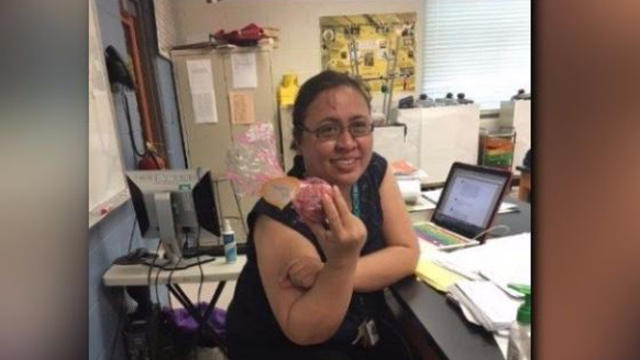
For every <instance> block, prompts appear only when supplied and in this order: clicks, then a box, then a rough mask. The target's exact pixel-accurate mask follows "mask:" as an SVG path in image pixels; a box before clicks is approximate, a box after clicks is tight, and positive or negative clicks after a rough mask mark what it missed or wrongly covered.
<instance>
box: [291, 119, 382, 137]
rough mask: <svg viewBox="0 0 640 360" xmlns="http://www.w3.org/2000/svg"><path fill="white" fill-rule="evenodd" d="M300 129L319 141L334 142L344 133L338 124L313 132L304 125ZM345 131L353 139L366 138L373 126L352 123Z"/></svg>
mask: <svg viewBox="0 0 640 360" xmlns="http://www.w3.org/2000/svg"><path fill="white" fill-rule="evenodd" d="M301 128H302V130H304V131H306V132H310V133H312V134H314V135H315V136H316V138H318V139H319V140H336V139H338V137H340V134H342V132H343V131H344V126H343V125H342V124H341V123H338V122H331V123H326V124H323V125H320V126H318V127H317V128H316V129H315V130H311V129H309V128H307V127H306V126H304V125H302V126H301ZM347 130H348V131H349V134H351V136H353V137H354V138H357V137H362V136H367V135H369V134H371V133H372V132H373V124H372V123H371V122H369V121H354V122H352V123H351V124H349V126H347Z"/></svg>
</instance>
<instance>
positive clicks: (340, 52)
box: [320, 12, 416, 93]
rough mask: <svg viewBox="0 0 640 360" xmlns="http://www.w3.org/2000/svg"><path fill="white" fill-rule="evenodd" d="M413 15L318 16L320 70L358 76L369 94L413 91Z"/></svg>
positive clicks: (414, 44)
mask: <svg viewBox="0 0 640 360" xmlns="http://www.w3.org/2000/svg"><path fill="white" fill-rule="evenodd" d="M415 25H416V13H415V12H411V13H396V14H364V15H348V16H347V15H343V16H323V17H320V43H321V49H322V68H323V69H329V70H335V71H338V72H343V73H349V74H351V75H357V76H359V77H360V78H361V79H362V80H363V81H364V83H365V84H366V85H367V86H368V87H369V88H370V90H371V92H372V93H375V92H379V91H381V90H382V89H383V87H388V86H391V84H393V85H392V86H393V88H394V91H414V90H415V63H416V61H415V52H416V39H415Z"/></svg>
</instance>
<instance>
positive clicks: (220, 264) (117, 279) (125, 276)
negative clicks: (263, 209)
mask: <svg viewBox="0 0 640 360" xmlns="http://www.w3.org/2000/svg"><path fill="white" fill-rule="evenodd" d="M246 262H247V257H246V255H238V258H237V260H236V262H234V263H232V264H227V263H226V262H225V259H224V257H216V259H215V260H214V261H211V262H208V263H205V264H202V273H203V275H202V276H203V281H204V282H218V286H217V287H216V290H215V292H214V293H213V296H212V298H211V301H210V302H209V305H208V306H207V309H206V310H205V312H204V315H203V314H200V312H199V311H197V310H196V308H195V306H194V305H193V303H192V302H191V300H190V299H189V297H187V295H186V294H185V293H184V291H183V290H182V289H181V288H180V286H179V285H178V284H179V283H183V284H184V283H196V284H197V283H200V280H201V278H200V276H201V274H200V269H199V267H198V266H192V267H190V268H187V269H183V270H176V271H173V273H171V271H169V270H161V269H159V268H153V269H152V270H151V276H149V267H148V266H146V265H142V264H136V265H111V267H109V269H108V270H107V271H106V272H105V273H104V275H102V281H103V282H104V284H105V286H148V285H149V279H151V280H152V281H153V283H154V284H155V282H156V276H157V277H158V284H163V285H166V286H167V289H169V291H170V292H171V294H173V295H174V296H175V297H176V299H178V301H179V302H180V303H181V304H182V306H184V308H185V309H187V311H189V313H190V314H191V316H193V318H194V319H196V320H197V321H198V323H199V324H200V326H204V328H205V329H207V330H208V331H209V333H210V334H211V336H212V337H213V339H214V340H215V342H216V343H217V344H218V345H220V347H221V349H222V351H223V352H225V353H226V346H225V345H224V341H222V339H220V338H219V337H218V336H217V334H216V333H215V332H214V331H213V329H212V328H211V327H210V326H209V323H208V322H206V321H205V319H208V318H209V315H210V314H211V311H213V308H214V307H215V305H216V302H217V301H218V298H219V297H220V294H222V290H223V289H224V286H225V284H226V282H227V280H234V279H236V278H237V277H238V275H240V271H242V268H243V267H244V264H245V263H246ZM169 275H171V282H169Z"/></svg>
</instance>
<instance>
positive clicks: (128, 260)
mask: <svg viewBox="0 0 640 360" xmlns="http://www.w3.org/2000/svg"><path fill="white" fill-rule="evenodd" d="M148 256H149V250H147V249H146V248H143V247H141V248H137V249H135V250H133V251H132V252H130V253H128V254H127V255H124V256H120V257H119V258H117V259H115V260H114V261H113V263H114V264H117V265H133V264H140V263H142V262H143V260H144V259H145V257H148Z"/></svg>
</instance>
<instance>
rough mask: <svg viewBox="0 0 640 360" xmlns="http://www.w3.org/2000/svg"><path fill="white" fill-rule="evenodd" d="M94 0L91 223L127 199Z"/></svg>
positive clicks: (91, 33) (91, 2) (91, 27)
mask: <svg viewBox="0 0 640 360" xmlns="http://www.w3.org/2000/svg"><path fill="white" fill-rule="evenodd" d="M103 48H104V47H103V44H102V39H101V35H100V28H99V26H98V23H97V14H96V9H95V2H94V0H89V227H91V226H92V225H93V224H95V223H96V222H98V221H99V220H100V219H101V218H102V217H103V216H104V215H106V213H108V211H109V210H110V209H113V208H115V207H117V206H118V205H120V204H121V203H122V202H124V201H126V199H128V192H127V190H126V183H125V180H124V173H123V167H122V158H121V155H120V146H119V144H120V143H119V140H118V136H117V132H116V124H115V112H114V108H113V99H112V98H111V89H110V85H109V77H108V75H107V70H106V66H105V62H104V51H103Z"/></svg>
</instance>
